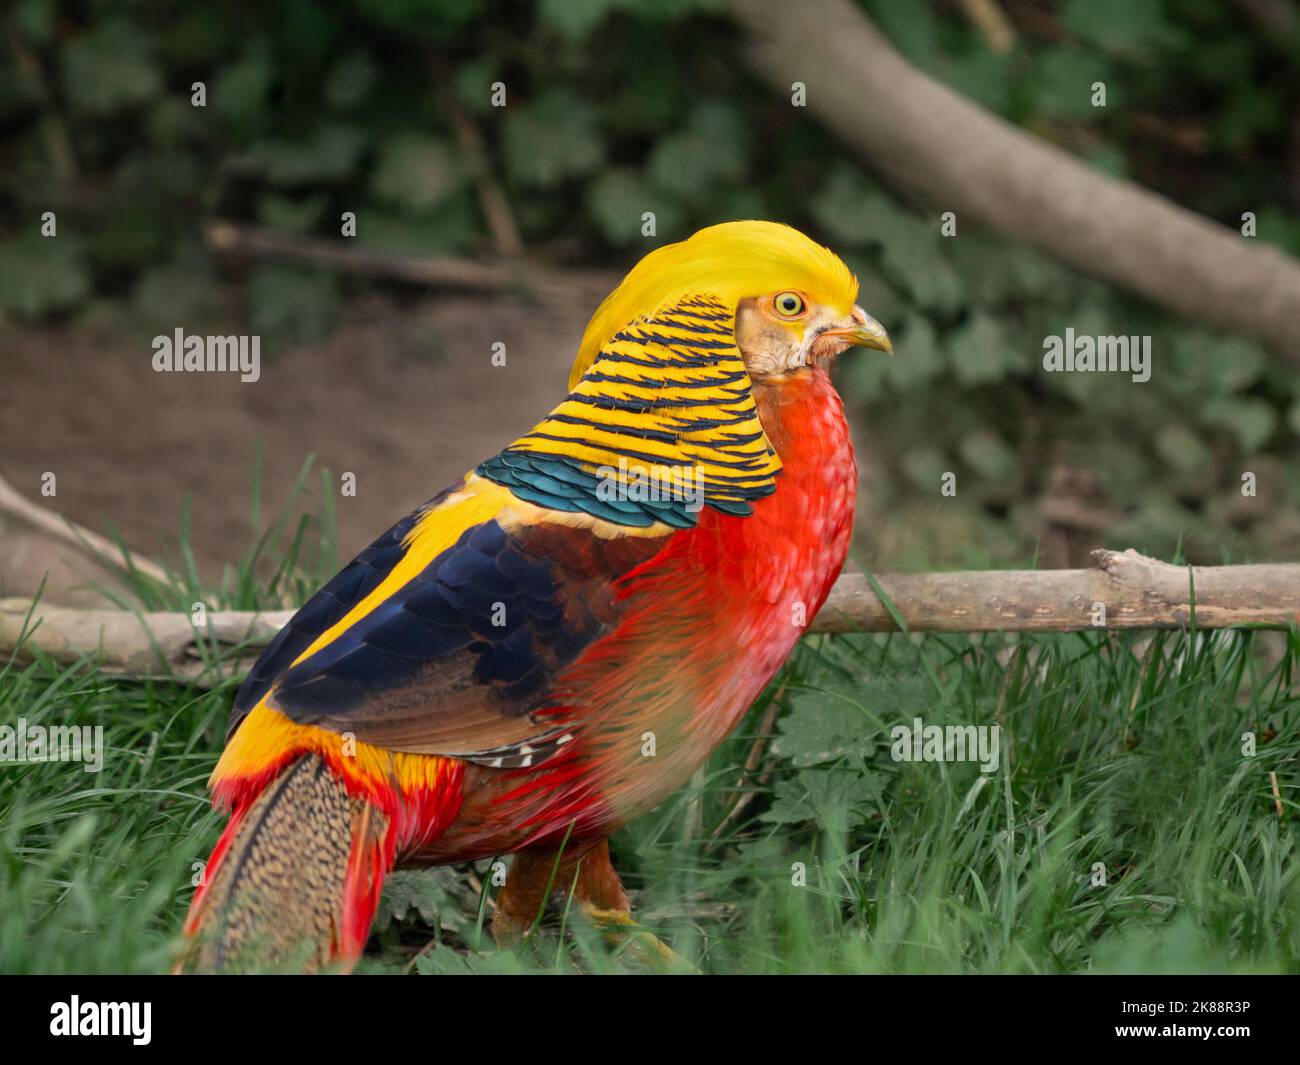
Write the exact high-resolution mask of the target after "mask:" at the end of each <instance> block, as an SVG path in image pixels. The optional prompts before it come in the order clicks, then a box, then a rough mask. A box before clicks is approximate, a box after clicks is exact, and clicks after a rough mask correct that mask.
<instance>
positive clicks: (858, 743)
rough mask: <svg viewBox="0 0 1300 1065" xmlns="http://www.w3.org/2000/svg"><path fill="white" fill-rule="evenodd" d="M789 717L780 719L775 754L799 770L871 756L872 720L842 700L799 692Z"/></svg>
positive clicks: (788, 714)
mask: <svg viewBox="0 0 1300 1065" xmlns="http://www.w3.org/2000/svg"><path fill="white" fill-rule="evenodd" d="M790 701H791V708H790V711H789V713H787V714H786V715H785V716H784V717H782V718H781V719H780V721H779V722H778V723H777V728H778V730H779V731H780V735H779V736H778V737H777V739H776V740H775V741H774V742H773V744H772V750H773V752H774V753H776V754H778V755H780V756H781V757H782V758H788V759H789V760H790V761H791V763H793V764H794V765H797V766H809V765H816V764H817V763H819V762H834V761H836V760H838V759H840V758H843V757H845V756H847V755H861V756H863V757H866V756H867V755H869V754H870V753H871V749H872V740H871V734H872V733H873V732H874V731H875V730H874V729H873V727H872V723H871V719H870V718H869V717H868V716H867V715H866V714H864V713H863V712H862V710H861V708H860V707H857V706H855V705H854V704H853V703H852V702H850V701H849V700H848V699H846V698H844V697H842V696H838V697H837V696H836V695H835V694H831V693H827V692H820V691H804V692H798V693H796V694H795V695H793V696H792V697H791V700H790Z"/></svg>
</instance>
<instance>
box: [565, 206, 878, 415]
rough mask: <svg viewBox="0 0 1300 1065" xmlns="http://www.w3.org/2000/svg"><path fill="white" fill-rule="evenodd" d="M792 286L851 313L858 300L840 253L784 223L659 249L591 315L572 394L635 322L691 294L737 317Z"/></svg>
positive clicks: (712, 231)
mask: <svg viewBox="0 0 1300 1065" xmlns="http://www.w3.org/2000/svg"><path fill="white" fill-rule="evenodd" d="M787 288H792V289H799V290H800V291H803V292H806V293H808V294H809V295H810V296H811V297H812V298H813V300H815V301H816V302H818V303H824V304H826V305H827V306H830V307H834V308H835V309H836V310H838V311H841V312H843V313H845V314H847V313H848V312H849V311H850V310H852V308H853V304H854V302H855V301H856V300H857V298H858V280H857V278H856V277H854V276H853V273H852V271H850V270H849V268H848V267H847V266H845V265H844V263H843V261H842V260H841V259H840V257H839V256H838V255H836V254H835V253H834V252H833V251H831V250H830V249H829V248H824V247H822V246H821V245H820V244H818V243H817V242H816V241H814V240H811V239H809V238H808V237H806V236H804V235H803V234H802V233H800V232H799V230H797V229H795V228H793V227H792V226H787V225H782V224H781V223H779V222H723V223H721V224H720V225H716V226H709V227H708V228H707V229H701V230H700V231H699V232H698V233H696V234H695V235H694V236H692V237H690V238H689V239H688V240H683V241H681V242H680V243H678V244H666V245H664V246H663V247H662V248H656V249H655V250H654V251H652V252H650V254H649V255H647V256H645V258H643V259H642V260H641V261H640V262H639V263H637V264H636V266H634V267H632V270H631V272H630V273H629V274H628V275H627V277H625V278H624V279H623V281H622V282H621V283H620V284H619V286H618V288H616V289H614V291H613V292H611V293H610V294H609V296H608V297H606V299H605V301H604V302H603V303H602V304H601V305H600V307H599V309H598V310H597V311H596V313H595V314H594V315H593V316H592V319H591V322H590V323H589V324H588V326H587V331H586V332H585V333H584V334H583V336H582V344H581V345H580V346H579V348H578V357H577V359H576V360H575V361H574V364H573V370H572V372H570V374H569V388H570V389H573V388H574V387H575V386H576V385H577V383H578V381H579V380H580V379H581V377H582V375H583V374H585V373H586V372H587V371H588V370H589V369H590V368H591V364H592V363H593V362H595V361H596V356H597V355H599V354H600V349H601V348H602V347H603V346H604V345H605V344H607V343H608V342H609V340H610V338H611V337H613V336H614V335H615V334H616V333H618V332H619V331H620V330H621V329H622V328H623V327H624V326H626V325H628V324H629V323H630V322H633V321H635V320H637V319H639V318H653V317H654V316H655V314H656V313H658V312H659V311H661V310H663V309H664V308H665V307H671V306H673V305H675V304H677V303H679V302H680V301H681V300H683V299H686V298H688V297H691V296H710V297H712V298H713V299H714V300H716V301H718V302H720V303H722V304H723V305H724V306H725V307H727V308H728V309H729V310H730V311H732V312H733V313H734V312H735V310H736V305H737V304H738V303H739V302H740V301H741V300H742V299H746V298H748V297H751V296H762V295H764V294H766V293H769V292H778V291H780V290H781V289H787Z"/></svg>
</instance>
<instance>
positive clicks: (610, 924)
mask: <svg viewBox="0 0 1300 1065" xmlns="http://www.w3.org/2000/svg"><path fill="white" fill-rule="evenodd" d="M582 912H583V913H585V914H586V915H587V919H588V920H589V921H591V923H592V924H594V925H595V926H596V927H597V928H598V929H600V931H601V934H602V935H603V936H604V937H605V942H607V943H609V944H610V945H611V946H622V944H624V943H627V944H628V947H627V949H628V951H629V953H631V954H632V955H633V956H634V957H636V958H637V959H639V960H640V961H642V962H644V963H645V964H647V965H658V966H667V967H668V968H672V969H679V970H686V971H689V972H699V970H698V969H696V968H695V966H694V965H692V964H691V963H690V962H689V961H687V960H686V959H685V958H683V957H682V956H681V955H680V954H678V953H677V952H676V951H675V950H673V948H672V947H670V946H668V944H666V943H665V942H664V941H663V940H662V939H660V938H659V937H658V936H657V935H655V934H654V933H653V932H651V931H649V930H648V929H645V928H642V927H641V926H640V925H639V924H637V923H636V922H635V921H634V920H632V915H631V914H630V913H628V911H627V910H602V909H599V908H597V907H595V906H590V905H587V904H583V906H582Z"/></svg>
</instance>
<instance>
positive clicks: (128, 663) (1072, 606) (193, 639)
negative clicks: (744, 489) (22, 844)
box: [0, 550, 1300, 686]
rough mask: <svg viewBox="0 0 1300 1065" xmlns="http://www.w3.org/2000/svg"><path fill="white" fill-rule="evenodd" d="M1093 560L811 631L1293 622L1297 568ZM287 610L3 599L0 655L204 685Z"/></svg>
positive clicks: (972, 579)
mask: <svg viewBox="0 0 1300 1065" xmlns="http://www.w3.org/2000/svg"><path fill="white" fill-rule="evenodd" d="M1093 557H1094V559H1095V560H1096V563H1097V564H1096V566H1095V567H1094V568H1091V569H1072V570H988V571H977V572H964V573H896V574H885V575H881V576H879V577H874V578H873V577H869V576H867V575H865V574H862V573H846V574H844V575H843V576H842V577H840V579H839V581H838V582H837V583H836V585H835V588H834V589H833V591H832V592H831V596H830V599H829V600H828V601H827V603H826V605H825V607H823V609H822V611H821V613H820V614H819V615H818V616H817V617H816V618H815V619H814V621H813V624H812V625H811V626H810V629H809V631H810V632H813V633H833V632H897V631H900V628H905V629H906V630H907V631H909V632H1074V631H1080V630H1084V629H1095V630H1122V629H1188V628H1191V627H1192V626H1193V624H1194V625H1195V627H1196V628H1198V629H1224V628H1237V627H1248V626H1249V627H1261V628H1288V627H1290V626H1293V625H1295V624H1297V623H1298V622H1300V564H1296V563H1289V564H1282V565H1252V566H1195V567H1191V566H1176V565H1171V564H1169V563H1166V562H1160V561H1157V560H1156V559H1152V558H1147V557H1146V556H1144V555H1140V554H1138V553H1137V552H1136V551H1132V550H1129V551H1123V552H1119V551H1095V552H1093ZM877 588H878V589H879V591H880V592H881V593H883V595H884V599H883V600H882V598H881V596H880V595H879V594H877V591H876V589H877ZM292 613H293V611H291V610H281V611H272V612H267V613H260V614H258V613H253V612H249V611H219V610H214V611H204V612H203V617H202V620H201V623H200V624H197V625H196V624H195V623H194V622H193V621H192V619H191V615H189V614H184V613H165V612H158V613H137V612H132V611H126V610H79V609H75V608H71V607H58V606H49V605H44V604H39V605H33V603H32V601H31V600H29V599H0V658H4V657H8V656H10V655H14V654H17V655H18V656H19V657H20V658H23V659H26V658H30V657H32V655H33V654H34V652H36V651H38V650H39V652H40V653H42V654H44V655H47V656H49V657H50V658H52V659H53V660H55V661H56V662H59V663H63V664H69V663H72V662H76V661H78V660H79V659H82V658H85V657H88V656H89V657H91V658H93V659H94V660H95V661H96V663H97V664H98V666H99V668H100V669H101V670H103V671H105V672H107V673H111V674H116V675H119V676H125V677H151V676H153V677H174V678H177V679H180V680H188V681H193V682H195V683H198V684H202V685H205V686H208V685H211V684H214V683H217V682H218V681H220V680H222V679H224V678H228V677H239V676H242V675H243V674H244V673H246V672H247V671H248V669H249V668H250V667H251V666H252V664H253V662H254V661H255V660H256V658H257V656H258V655H259V654H260V653H261V650H262V648H263V647H265V645H266V644H267V643H269V642H270V640H271V638H272V637H273V636H274V635H275V634H276V632H277V631H279V629H280V628H281V627H282V626H283V625H284V624H285V622H287V621H288V620H289V618H290V617H291V616H292ZM900 623H901V625H900Z"/></svg>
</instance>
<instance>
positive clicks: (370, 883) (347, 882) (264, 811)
mask: <svg viewBox="0 0 1300 1065" xmlns="http://www.w3.org/2000/svg"><path fill="white" fill-rule="evenodd" d="M393 849H394V840H393V834H392V833H391V832H390V831H389V819H388V817H387V816H386V815H385V814H384V813H383V811H382V810H380V809H379V808H378V807H377V806H374V805H373V804H371V803H368V802H366V801H365V800H364V799H360V798H356V797H354V796H351V795H349V794H348V792H347V790H346V788H345V787H344V785H343V782H342V781H341V780H339V778H338V777H337V776H336V775H335V774H334V773H333V772H332V771H331V770H330V769H329V767H328V766H327V765H326V764H325V763H324V761H322V760H321V759H320V758H319V757H317V756H315V755H309V756H306V757H303V758H301V759H299V760H298V761H296V762H294V763H292V764H291V765H289V766H287V767H286V768H285V769H284V771H283V772H282V773H280V774H279V776H277V777H276V778H275V779H274V780H272V781H271V782H270V783H269V784H267V786H266V787H265V788H264V789H263V791H262V792H261V794H259V795H258V796H257V797H256V798H255V799H254V800H253V801H252V802H250V803H248V804H247V805H245V806H243V807H242V808H240V809H237V810H236V811H235V813H234V816H233V817H232V818H231V820H230V823H229V824H228V825H227V826H226V830H225V832H224V833H223V834H222V836H221V839H220V840H219V841H218V842H217V845H216V848H215V849H214V850H213V852H212V857H211V859H209V862H208V867H207V870H206V875H205V883H204V885H203V886H202V887H201V888H200V889H199V892H198V894H196V895H195V897H194V901H193V903H192V904H191V906H190V912H189V916H188V917H187V918H186V921H185V928H184V932H185V936H186V940H187V942H186V947H185V949H184V953H183V956H182V958H181V960H180V962H179V963H178V965H177V969H178V971H184V972H247V971H275V972H283V971H308V972H312V971H316V970H318V969H320V968H322V967H324V966H327V965H331V964H338V966H339V967H340V968H350V967H351V966H352V964H354V963H355V962H356V960H357V958H358V957H359V956H360V955H361V951H362V949H363V948H364V947H365V944H366V938H367V936H368V934H369V930H370V923H371V920H372V919H373V918H374V915H375V910H376V908H377V907H378V905H379V896H380V893H381V891H382V890H383V885H384V878H385V876H387V874H388V870H389V869H391V868H392V864H393Z"/></svg>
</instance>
